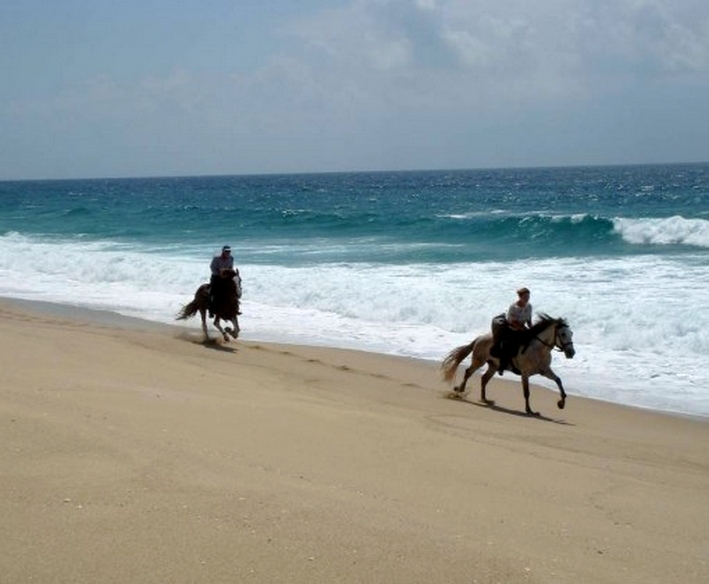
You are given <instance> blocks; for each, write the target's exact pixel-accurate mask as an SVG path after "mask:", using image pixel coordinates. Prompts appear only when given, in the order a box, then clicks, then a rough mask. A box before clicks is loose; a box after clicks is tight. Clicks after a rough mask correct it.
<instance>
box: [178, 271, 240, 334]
mask: <svg viewBox="0 0 709 584" xmlns="http://www.w3.org/2000/svg"><path fill="white" fill-rule="evenodd" d="M220 289H221V290H220V294H219V295H218V296H217V297H215V298H214V306H213V307H212V308H213V312H214V326H215V327H216V328H217V330H218V331H219V332H220V333H221V334H222V338H223V339H224V342H227V343H228V342H229V341H230V340H231V339H232V338H234V339H236V338H238V337H239V331H240V330H241V329H240V328H239V317H238V315H239V314H240V312H239V299H240V298H241V277H240V276H239V270H223V274H222V285H221V286H220ZM209 294H210V286H209V284H202V285H201V286H200V287H199V288H197V292H195V294H194V299H193V300H192V302H190V303H189V304H186V305H185V306H183V307H182V309H181V310H180V312H179V313H178V314H177V316H176V317H175V318H176V320H187V319H188V318H192V317H193V316H194V315H195V314H197V313H198V312H199V314H200V316H201V317H202V331H204V340H205V341H208V340H210V339H209V332H208V331H207V310H208V309H209ZM222 320H225V321H228V322H231V324H232V327H231V328H229V327H225V328H222V326H221V321H222Z"/></svg>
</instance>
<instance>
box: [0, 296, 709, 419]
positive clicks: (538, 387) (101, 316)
mask: <svg viewBox="0 0 709 584" xmlns="http://www.w3.org/2000/svg"><path fill="white" fill-rule="evenodd" d="M3 303H7V304H9V305H10V306H13V305H14V306H16V307H17V308H20V309H22V310H27V311H30V312H42V313H46V314H49V315H53V316H60V317H66V318H70V319H75V320H81V321H84V322H86V323H90V324H100V325H104V326H113V327H116V328H120V329H125V330H130V329H133V330H142V331H155V332H160V331H161V332H164V333H167V334H169V333H175V332H176V331H182V332H184V333H193V332H196V331H201V328H200V325H199V318H198V317H195V318H194V319H193V320H192V321H183V322H181V323H180V322H178V321H175V322H174V323H164V322H159V321H152V320H148V319H145V318H139V317H132V316H126V315H123V314H120V313H118V312H115V311H112V310H100V309H94V308H86V307H80V306H75V305H71V304H61V303H58V302H47V301H42V300H26V299H20V298H12V297H7V296H0V307H1V306H2V304H3ZM190 322H192V325H190ZM208 326H209V327H210V335H212V337H215V336H218V334H219V333H218V331H216V329H214V327H212V326H211V325H210V323H208ZM237 342H240V343H247V344H257V345H267V346H272V347H302V348H304V349H307V348H309V349H312V350H315V351H319V350H323V351H334V352H344V353H353V354H357V353H363V354H365V355H373V356H374V355H376V356H379V357H382V358H391V359H401V360H410V361H412V362H418V363H422V364H428V365H430V366H434V367H436V368H438V367H439V366H440V362H439V361H436V360H433V359H423V358H416V357H410V356H403V355H395V354H390V353H379V352H375V351H367V350H364V349H354V348H345V347H335V346H330V345H317V344H307V343H295V342H289V341H278V340H259V339H252V340H248V341H244V340H241V339H240V340H239V341H237ZM468 363H469V359H466V361H464V362H463V363H461V364H460V366H459V368H458V371H457V375H456V381H459V380H460V378H461V376H462V374H463V371H464V369H465V367H466V365H467V364H468ZM482 371H484V368H482V369H481V370H479V371H477V372H476V373H475V375H474V376H473V377H472V378H471V379H470V382H469V384H468V392H467V395H468V396H470V397H472V396H474V395H477V392H478V391H479V377H480V375H481V372H482ZM492 382H499V383H503V384H508V383H509V384H513V385H514V384H517V385H519V386H520V392H521V385H520V383H521V382H520V377H519V376H516V375H513V374H511V373H509V372H508V374H507V375H506V376H504V377H499V376H497V375H495V376H494V377H493V379H492V380H491V383H492ZM451 388H452V386H451ZM530 388H531V389H532V391H543V392H551V393H552V394H553V395H558V392H557V390H556V388H555V387H553V384H551V385H550V386H549V387H547V386H544V385H542V384H539V383H535V377H532V378H531V379H530ZM567 394H568V389H567ZM568 397H569V399H573V400H577V399H582V400H588V401H592V402H598V403H601V404H608V405H611V406H617V407H622V408H628V409H630V410H638V411H641V412H650V413H656V414H661V415H666V416H671V417H678V418H683V419H688V420H694V421H697V422H705V423H709V416H703V415H701V414H692V413H687V412H681V411H672V410H661V409H656V408H651V407H645V406H637V405H632V404H624V403H619V402H614V401H610V400H604V399H601V398H596V397H590V396H586V395H579V394H568Z"/></svg>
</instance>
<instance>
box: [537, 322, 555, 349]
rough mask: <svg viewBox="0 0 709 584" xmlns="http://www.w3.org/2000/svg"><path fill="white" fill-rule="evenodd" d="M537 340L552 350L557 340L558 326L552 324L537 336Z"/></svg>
mask: <svg viewBox="0 0 709 584" xmlns="http://www.w3.org/2000/svg"><path fill="white" fill-rule="evenodd" d="M535 339H536V340H537V341H540V342H541V343H542V344H543V345H545V346H547V347H549V349H551V348H552V347H553V346H554V341H555V339H556V325H555V324H554V323H553V322H552V323H549V326H548V327H546V328H545V329H544V330H542V331H540V332H538V333H537V334H536V335H535Z"/></svg>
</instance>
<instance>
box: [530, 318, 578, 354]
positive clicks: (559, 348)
mask: <svg viewBox="0 0 709 584" xmlns="http://www.w3.org/2000/svg"><path fill="white" fill-rule="evenodd" d="M554 327H555V331H554V342H553V343H547V342H546V341H545V340H544V339H540V338H539V335H537V336H536V337H535V338H536V339H537V340H538V341H539V342H540V343H541V344H542V345H544V346H545V347H547V348H549V349H551V350H552V351H553V350H554V349H556V350H557V351H560V352H564V353H565V352H566V349H567V348H568V347H569V345H573V344H574V343H573V341H568V342H566V343H563V342H561V340H560V339H559V331H561V329H568V328H569V326H568V325H562V326H557V323H554Z"/></svg>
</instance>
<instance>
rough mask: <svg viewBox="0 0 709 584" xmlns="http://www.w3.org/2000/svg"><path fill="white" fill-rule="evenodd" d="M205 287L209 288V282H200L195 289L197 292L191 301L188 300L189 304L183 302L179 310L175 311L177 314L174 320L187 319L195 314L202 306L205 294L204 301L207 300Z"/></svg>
mask: <svg viewBox="0 0 709 584" xmlns="http://www.w3.org/2000/svg"><path fill="white" fill-rule="evenodd" d="M207 288H209V284H202V285H201V286H200V287H199V288H198V289H197V292H196V293H195V295H194V299H193V300H192V302H190V303H189V304H185V305H184V306H183V307H182V309H181V310H180V312H178V313H177V316H175V320H187V319H188V318H192V317H193V316H194V315H195V314H197V313H198V312H199V310H200V308H202V304H204V302H205V299H204V296H205V295H206V301H207V302H209V293H208V292H207Z"/></svg>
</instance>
